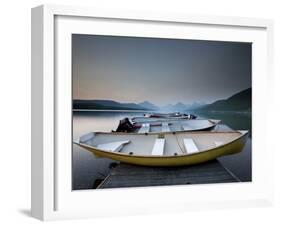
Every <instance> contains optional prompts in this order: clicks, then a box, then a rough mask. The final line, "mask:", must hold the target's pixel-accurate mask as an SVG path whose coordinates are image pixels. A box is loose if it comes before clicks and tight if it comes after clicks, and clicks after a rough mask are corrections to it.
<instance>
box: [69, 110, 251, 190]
mask: <svg viewBox="0 0 281 226" xmlns="http://www.w3.org/2000/svg"><path fill="white" fill-rule="evenodd" d="M192 113H193V114H195V115H197V116H199V117H200V118H212V119H220V120H222V123H223V124H226V125H228V126H229V127H231V128H233V129H236V130H238V129H246V130H251V114H248V113H229V112H224V113H222V112H211V113H210V112H208V113H206V112H205V113H204V112H192ZM142 115H143V112H118V111H79V112H78V111H76V112H73V139H78V138H79V137H80V136H81V135H83V134H85V133H88V132H91V131H101V132H109V131H111V130H115V129H116V128H117V126H118V123H119V120H120V119H122V118H124V117H136V116H142ZM251 154H252V153H251V136H250V138H248V141H247V143H246V146H245V148H244V150H243V151H242V152H241V153H239V154H235V155H229V156H224V157H221V158H219V161H220V162H221V163H222V164H223V165H224V166H225V167H226V168H228V169H229V170H231V171H232V172H233V173H234V174H235V175H236V176H237V177H238V178H239V179H240V180H241V181H251V177H252V164H251ZM113 162H114V161H112V160H110V159H105V158H96V157H95V156H94V154H92V153H91V152H89V151H86V150H84V149H82V148H80V147H78V146H77V145H73V167H72V170H73V172H72V173H73V174H72V175H73V176H72V177H73V181H72V185H73V189H89V188H93V187H95V183H96V182H95V181H98V180H101V179H103V178H104V177H105V176H106V175H107V174H108V173H109V171H110V164H112V163H113Z"/></svg>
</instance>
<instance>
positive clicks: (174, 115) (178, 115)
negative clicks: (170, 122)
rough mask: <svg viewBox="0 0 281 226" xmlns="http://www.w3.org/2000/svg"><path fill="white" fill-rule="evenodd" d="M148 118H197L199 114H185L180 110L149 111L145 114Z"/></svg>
mask: <svg viewBox="0 0 281 226" xmlns="http://www.w3.org/2000/svg"><path fill="white" fill-rule="evenodd" d="M144 117H146V118H182V119H196V118H197V116H195V115H193V114H185V113H180V112H173V113H147V114H144Z"/></svg>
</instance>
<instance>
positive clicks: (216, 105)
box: [195, 88, 252, 111]
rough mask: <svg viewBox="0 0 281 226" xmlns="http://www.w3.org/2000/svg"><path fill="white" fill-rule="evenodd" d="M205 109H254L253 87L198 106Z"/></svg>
mask: <svg viewBox="0 0 281 226" xmlns="http://www.w3.org/2000/svg"><path fill="white" fill-rule="evenodd" d="M195 110H203V111H251V110H252V88H248V89H245V90H243V91H241V92H239V93H236V94H234V95H232V96H231V97H229V98H227V99H223V100H218V101H215V102H213V103H211V104H206V105H203V106H200V107H198V108H196V109H195Z"/></svg>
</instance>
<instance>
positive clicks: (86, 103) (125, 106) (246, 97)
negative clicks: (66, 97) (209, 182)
mask: <svg viewBox="0 0 281 226" xmlns="http://www.w3.org/2000/svg"><path fill="white" fill-rule="evenodd" d="M251 104H252V89H251V88H248V89H246V90H243V91H241V92H238V93H236V94H234V95H232V96H231V97H229V98H227V99H223V100H217V101H215V102H213V103H211V104H205V103H203V102H193V103H192V104H184V103H182V102H178V103H176V104H167V105H165V106H160V107H158V106H156V105H155V104H153V103H151V102H149V101H143V102H141V103H138V104H136V103H120V102H117V101H113V100H77V99H76V100H73V109H89V110H90V109H93V110H94V109H95V110H143V111H163V112H175V111H181V112H183V111H188V110H202V111H251V110H252V105H251Z"/></svg>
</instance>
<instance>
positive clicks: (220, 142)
mask: <svg viewBox="0 0 281 226" xmlns="http://www.w3.org/2000/svg"><path fill="white" fill-rule="evenodd" d="M214 143H215V146H216V147H218V146H221V145H223V144H224V143H223V142H222V141H214Z"/></svg>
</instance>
